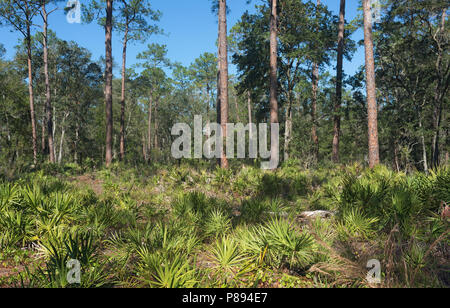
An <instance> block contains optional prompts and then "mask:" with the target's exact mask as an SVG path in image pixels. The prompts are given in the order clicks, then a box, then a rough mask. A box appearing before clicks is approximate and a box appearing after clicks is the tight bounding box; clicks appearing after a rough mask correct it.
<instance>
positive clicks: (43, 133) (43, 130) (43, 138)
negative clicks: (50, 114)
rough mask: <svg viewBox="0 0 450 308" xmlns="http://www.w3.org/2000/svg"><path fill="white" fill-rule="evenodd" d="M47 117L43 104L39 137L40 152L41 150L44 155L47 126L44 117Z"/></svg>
mask: <svg viewBox="0 0 450 308" xmlns="http://www.w3.org/2000/svg"><path fill="white" fill-rule="evenodd" d="M46 116H47V115H46V114H45V104H44V106H43V107H42V133H41V134H42V135H41V150H42V153H44V154H45V150H46V143H45V135H46V128H45V127H46V125H47V123H46V120H45V117H46Z"/></svg>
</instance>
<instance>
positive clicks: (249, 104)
mask: <svg viewBox="0 0 450 308" xmlns="http://www.w3.org/2000/svg"><path fill="white" fill-rule="evenodd" d="M247 108H248V124H250V125H249V127H250V129H249V136H250V140H251V139H252V138H253V127H252V125H251V124H252V123H253V120H252V94H251V93H250V90H247Z"/></svg>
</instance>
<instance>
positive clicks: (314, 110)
mask: <svg viewBox="0 0 450 308" xmlns="http://www.w3.org/2000/svg"><path fill="white" fill-rule="evenodd" d="M319 6H320V0H317V9H316V10H317V11H318V9H319ZM316 16H317V17H319V14H316ZM312 91H313V93H312V94H313V95H312V96H313V97H312V106H311V118H312V129H311V139H312V141H313V153H314V159H315V160H316V161H318V160H319V136H318V135H317V97H318V91H319V65H318V64H317V63H316V62H314V63H313V72H312Z"/></svg>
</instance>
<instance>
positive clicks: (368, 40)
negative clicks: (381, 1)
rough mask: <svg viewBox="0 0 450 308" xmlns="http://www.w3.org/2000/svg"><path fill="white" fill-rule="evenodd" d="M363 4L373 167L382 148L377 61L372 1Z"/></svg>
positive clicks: (364, 0) (364, 1)
mask: <svg viewBox="0 0 450 308" xmlns="http://www.w3.org/2000/svg"><path fill="white" fill-rule="evenodd" d="M363 6H364V47H365V59H366V91H367V114H368V130H369V166H370V168H373V167H375V166H376V165H378V164H379V163H380V150H379V144H378V108H377V100H376V85H375V62H374V56H373V38H372V11H371V1H370V0H363Z"/></svg>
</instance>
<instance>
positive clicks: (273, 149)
mask: <svg viewBox="0 0 450 308" xmlns="http://www.w3.org/2000/svg"><path fill="white" fill-rule="evenodd" d="M271 9H272V13H271V15H270V123H271V124H278V123H279V121H278V63H277V61H278V41H277V36H278V3H277V0H271ZM271 133H272V130H271ZM276 140H278V138H275V141H276ZM270 154H271V160H272V161H279V144H278V142H273V143H271V144H270Z"/></svg>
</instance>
